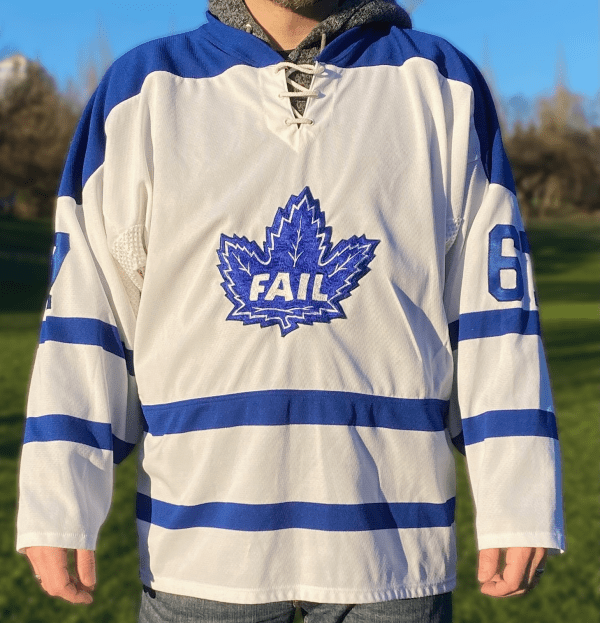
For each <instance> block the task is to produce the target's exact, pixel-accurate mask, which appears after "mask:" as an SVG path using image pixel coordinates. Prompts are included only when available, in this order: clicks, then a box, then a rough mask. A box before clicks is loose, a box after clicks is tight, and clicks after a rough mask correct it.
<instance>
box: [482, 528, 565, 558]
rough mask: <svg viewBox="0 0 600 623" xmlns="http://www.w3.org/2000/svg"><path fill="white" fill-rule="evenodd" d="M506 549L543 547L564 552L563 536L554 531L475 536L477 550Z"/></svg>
mask: <svg viewBox="0 0 600 623" xmlns="http://www.w3.org/2000/svg"><path fill="white" fill-rule="evenodd" d="M507 547H544V548H546V549H553V550H558V551H559V552H560V553H561V554H562V553H563V552H564V551H565V548H566V544H565V535H564V534H563V533H562V532H560V531H559V530H556V531H554V532H512V533H510V532H500V533H496V534H486V535H481V536H479V535H478V536H477V548H478V549H480V550H481V549H495V548H507Z"/></svg>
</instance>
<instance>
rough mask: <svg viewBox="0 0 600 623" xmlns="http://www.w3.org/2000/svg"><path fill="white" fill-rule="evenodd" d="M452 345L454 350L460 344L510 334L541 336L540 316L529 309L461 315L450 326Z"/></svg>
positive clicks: (499, 310) (498, 310)
mask: <svg viewBox="0 0 600 623" xmlns="http://www.w3.org/2000/svg"><path fill="white" fill-rule="evenodd" d="M448 332H449V335H450V343H451V345H452V349H453V350H454V349H455V348H456V347H457V345H458V342H462V341H464V340H475V339H478V338H483V337H498V336H500V335H508V334H509V333H518V334H520V335H540V315H539V312H537V311H530V310H527V309H520V308H516V309H494V310H491V311H483V312H472V313H469V314H461V315H460V317H459V319H458V320H455V321H454V322H452V323H450V324H449V325H448Z"/></svg>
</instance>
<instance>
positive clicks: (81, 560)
mask: <svg viewBox="0 0 600 623" xmlns="http://www.w3.org/2000/svg"><path fill="white" fill-rule="evenodd" d="M24 553H25V555H26V556H27V558H28V559H29V562H30V563H31V566H32V567H33V573H34V574H35V576H36V579H37V580H38V582H39V583H40V584H41V586H42V588H43V589H44V590H45V591H46V592H47V593H48V595H50V596H51V597H60V598H61V599H64V600H65V601H69V602H71V603H72V604H91V603H92V601H93V598H92V592H93V591H94V588H95V584H96V559H95V557H94V552H93V551H90V550H87V549H78V550H74V556H75V564H74V568H75V575H70V574H69V556H68V550H66V549H62V548H60V547H27V548H26V549H25V551H24Z"/></svg>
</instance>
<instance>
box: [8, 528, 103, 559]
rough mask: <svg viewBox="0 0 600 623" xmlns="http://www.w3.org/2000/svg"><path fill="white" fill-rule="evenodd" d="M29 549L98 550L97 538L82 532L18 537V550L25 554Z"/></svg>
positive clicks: (42, 533) (38, 533) (36, 533)
mask: <svg viewBox="0 0 600 623" xmlns="http://www.w3.org/2000/svg"><path fill="white" fill-rule="evenodd" d="M28 547H61V548H65V549H88V550H95V549H96V537H93V536H90V535H89V534H84V533H81V532H27V533H25V534H20V535H18V536H17V542H16V550H17V552H19V554H23V553H24V550H25V549H26V548H28Z"/></svg>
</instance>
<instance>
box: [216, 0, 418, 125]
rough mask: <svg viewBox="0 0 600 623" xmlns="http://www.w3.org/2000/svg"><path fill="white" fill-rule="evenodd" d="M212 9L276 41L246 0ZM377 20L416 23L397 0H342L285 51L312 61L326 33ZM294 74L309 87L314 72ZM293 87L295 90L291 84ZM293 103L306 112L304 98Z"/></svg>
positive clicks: (293, 58)
mask: <svg viewBox="0 0 600 623" xmlns="http://www.w3.org/2000/svg"><path fill="white" fill-rule="evenodd" d="M208 10H209V11H210V13H212V14H213V15H214V16H215V17H216V18H217V19H218V20H219V21H221V22H223V23H224V24H227V25H228V26H232V27H233V28H239V29H240V30H245V31H246V32H248V33H251V34H253V35H254V36H256V37H258V38H259V39H262V40H263V41H265V42H266V43H268V44H269V45H272V41H271V40H270V39H269V37H268V36H267V34H266V33H265V31H264V30H263V29H262V28H261V27H260V24H258V23H257V22H256V20H255V19H254V18H253V17H252V15H251V13H250V11H249V10H248V8H247V7H246V4H245V3H244V1H243V0H209V4H208ZM374 22H379V23H382V22H383V23H389V24H393V25H395V26H398V27H400V28H411V27H412V23H411V20H410V17H409V15H408V13H407V12H406V11H405V10H404V9H403V8H401V7H400V6H398V4H396V2H395V0H340V2H339V4H338V7H337V9H335V10H334V12H333V13H332V14H331V15H330V16H329V17H327V18H326V19H324V20H323V21H322V22H321V23H320V24H318V25H317V26H315V28H313V30H312V31H311V32H310V33H309V34H308V36H307V37H306V38H305V39H304V40H303V41H301V42H300V44H299V45H298V46H297V47H296V48H295V49H294V50H291V51H286V52H281V54H282V56H283V57H284V58H285V59H286V60H288V61H290V62H292V63H298V64H300V63H312V62H314V59H315V56H316V55H317V54H318V53H319V51H320V50H321V45H322V38H323V35H325V42H326V43H329V42H330V41H332V40H333V39H335V37H337V36H338V35H340V34H341V33H343V32H345V31H347V30H350V28H354V27H355V26H362V25H363V24H368V23H374ZM290 78H291V79H292V80H294V81H295V82H298V83H299V84H301V85H302V86H304V87H307V88H308V87H309V85H310V81H311V79H312V76H310V75H308V74H305V73H301V72H295V73H293V74H291V75H290ZM289 88H290V90H295V89H294V88H293V87H291V86H289ZM293 105H294V107H295V108H296V109H297V110H298V112H299V113H300V114H303V112H304V108H305V106H306V102H305V101H304V100H296V101H294V102H293Z"/></svg>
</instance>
